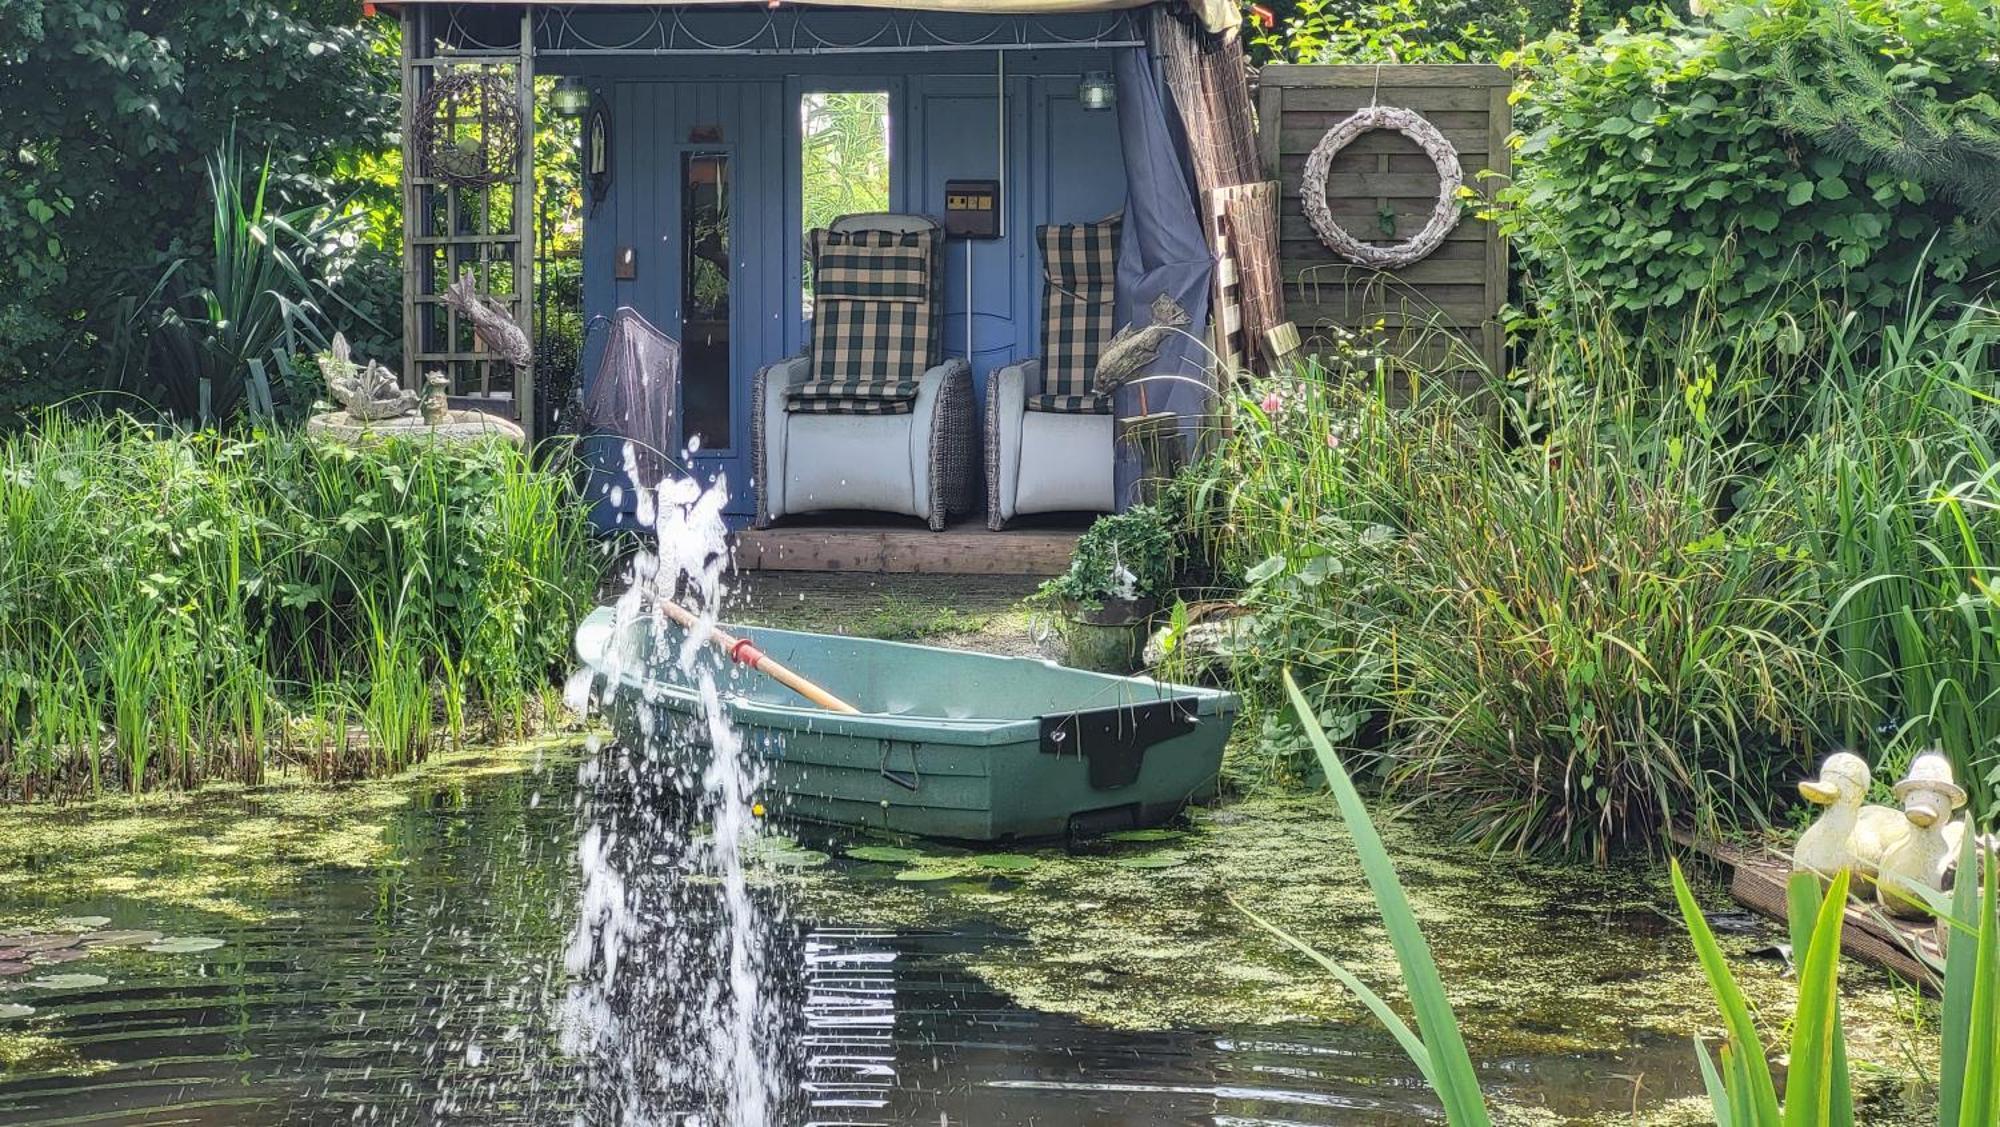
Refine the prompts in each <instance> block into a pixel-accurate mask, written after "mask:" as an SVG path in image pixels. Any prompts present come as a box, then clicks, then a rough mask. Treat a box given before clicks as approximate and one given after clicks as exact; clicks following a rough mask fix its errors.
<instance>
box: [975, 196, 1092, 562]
mask: <svg viewBox="0 0 2000 1127" xmlns="http://www.w3.org/2000/svg"><path fill="white" fill-rule="evenodd" d="M1118 226H1119V220H1118V219H1116V218H1112V219H1107V220H1104V221H1102V222H1098V223H1066V224H1061V225H1056V226H1047V227H1042V228H1040V229H1039V230H1038V231H1037V232H1036V235H1037V240H1038V241H1039V242H1040V243H1041V248H1042V355H1041V356H1039V357H1036V358H1035V359H1032V360H1024V361H1022V362H1021V363H1018V364H1009V365H1008V366H1006V367H1004V368H1001V369H1000V370H998V371H996V372H994V373H993V375H992V377H991V378H990V379H989V380H988V381H987V383H988V387H987V398H986V491H987V500H986V523H987V525H988V526H989V527H991V528H993V529H994V530H996V531H997V530H999V529H1000V528H1002V527H1005V525H1006V523H1007V522H1008V521H1010V520H1012V519H1014V518H1015V517H1017V516H1019V515H1021V514H1023V513H1052V512H1075V511H1081V512H1100V513H1103V512H1110V511H1111V510H1112V509H1113V508H1115V507H1116V502H1117V498H1116V490H1115V488H1114V484H1113V470H1112V462H1113V453H1114V448H1115V445H1116V424H1117V420H1116V419H1114V418H1113V416H1112V397H1111V395H1110V394H1109V393H1107V392H1105V391H1102V390H1100V389H1099V388H1098V386H1097V382H1096V374H1097V361H1098V357H1099V356H1100V355H1102V354H1103V351H1104V346H1105V345H1106V344H1108V343H1109V342H1110V341H1111V339H1112V332H1111V322H1112V317H1113V312H1112V299H1113V289H1114V287H1115V285H1116V275H1117V272H1118Z"/></svg>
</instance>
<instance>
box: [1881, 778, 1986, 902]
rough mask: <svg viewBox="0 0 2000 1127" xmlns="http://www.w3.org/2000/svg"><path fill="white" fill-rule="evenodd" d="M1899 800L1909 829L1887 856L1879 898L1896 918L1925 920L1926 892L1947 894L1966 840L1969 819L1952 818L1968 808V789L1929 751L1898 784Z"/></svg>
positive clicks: (1897, 795) (1882, 871) (1883, 862)
mask: <svg viewBox="0 0 2000 1127" xmlns="http://www.w3.org/2000/svg"><path fill="white" fill-rule="evenodd" d="M1896 797H1897V798H1898V799H1899V800H1901V802H1902V804H1903V811H1902V813H1903V818H1904V820H1906V821H1907V822H1908V823H1909V830H1908V832H1907V833H1905V834H1904V836H1903V839H1902V840H1901V841H1899V842H1897V843H1896V844H1894V845H1891V846H1890V847H1889V848H1888V850H1887V851H1885V852H1884V853H1883V855H1882V864H1881V869H1880V871H1879V873H1878V874H1877V876H1876V881H1875V898H1876V900H1878V901H1879V902H1880V903H1881V905H1882V907H1883V909H1884V910H1885V911H1887V912H1889V913H1890V914H1891V915H1896V916H1902V917H1904V918H1906V919H1923V918H1926V917H1928V916H1929V915H1930V909H1929V908H1928V906H1927V905H1926V903H1925V899H1924V895H1923V892H1924V890H1926V889H1928V890H1929V891H1931V892H1942V891H1944V887H1945V877H1946V875H1947V874H1948V873H1950V871H1951V868H1952V864H1953V862H1954V861H1956V860H1957V858H1958V851H1959V846H1960V844H1961V843H1962V842H1963V841H1964V838H1965V822H1964V820H1963V819H1959V820H1953V818H1952V815H1953V814H1955V813H1956V812H1957V811H1958V810H1959V808H1960V807H1962V806H1964V805H1965V799H1966V794H1965V788H1963V787H1961V786H1959V785H1958V783H1957V781H1955V780H1954V779H1953V778H1952V776H1951V760H1949V759H1947V758H1945V757H1944V756H1943V755H1942V754H1940V753H1938V752H1935V751H1927V752H1925V753H1923V754H1922V755H1919V756H1917V758H1916V759H1915V760H1914V761H1913V762H1911V764H1910V773H1909V774H1908V775H1907V776H1905V777H1904V779H1903V781H1901V782H1899V783H1897V784H1896Z"/></svg>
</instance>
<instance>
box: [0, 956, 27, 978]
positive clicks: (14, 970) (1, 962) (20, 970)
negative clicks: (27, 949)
mask: <svg viewBox="0 0 2000 1127" xmlns="http://www.w3.org/2000/svg"><path fill="white" fill-rule="evenodd" d="M34 965H35V964H33V963H30V962H27V961H25V960H22V959H0V978H9V977H12V976H14V975H17V974H24V973H26V972H27V971H28V970H29V968H31V967H33V966H34Z"/></svg>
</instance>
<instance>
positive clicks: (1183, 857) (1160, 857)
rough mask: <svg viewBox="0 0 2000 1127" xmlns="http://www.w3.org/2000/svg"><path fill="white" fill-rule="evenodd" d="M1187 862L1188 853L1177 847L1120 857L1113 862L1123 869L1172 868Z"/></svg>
mask: <svg viewBox="0 0 2000 1127" xmlns="http://www.w3.org/2000/svg"><path fill="white" fill-rule="evenodd" d="M1187 862H1188V855H1187V854H1185V853H1182V852H1180V851H1179V850H1177V849H1160V850H1155V851H1154V852H1152V853H1141V854H1139V855H1138V856H1137V857H1120V858H1118V859H1117V860H1116V861H1113V862H1111V863H1112V864H1114V865H1117V866H1118V867H1119V868H1121V869H1171V868H1173V867H1174V866H1176V865H1185V864H1187Z"/></svg>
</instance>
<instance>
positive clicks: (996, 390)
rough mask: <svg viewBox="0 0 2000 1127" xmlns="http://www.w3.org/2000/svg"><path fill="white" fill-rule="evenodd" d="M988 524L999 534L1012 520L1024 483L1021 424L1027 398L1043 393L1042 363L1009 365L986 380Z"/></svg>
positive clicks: (1027, 361) (1030, 361)
mask: <svg viewBox="0 0 2000 1127" xmlns="http://www.w3.org/2000/svg"><path fill="white" fill-rule="evenodd" d="M987 382H988V384H989V385H990V386H989V387H988V388H987V390H986V467H987V479H986V510H987V511H986V524H987V526H988V527H990V528H992V529H994V530H996V531H997V530H998V529H999V528H1000V527H1001V526H1002V525H1003V524H1004V523H1005V522H1007V521H1008V520H1010V519H1012V518H1013V516H1014V514H1015V512H1016V507H1015V499H1016V496H1017V491H1018V489H1019V487H1020V479H1021V424H1022V422H1023V421H1024V419H1023V416H1025V415H1026V413H1027V410H1028V397H1029V396H1030V395H1040V394H1041V393H1042V362H1041V360H1039V359H1035V360H1023V361H1022V362H1020V363H1019V364H1009V365H1007V366H1006V367H1004V368H1001V369H999V370H998V371H996V372H994V373H993V374H992V375H991V376H990V377H988V379H987Z"/></svg>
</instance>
